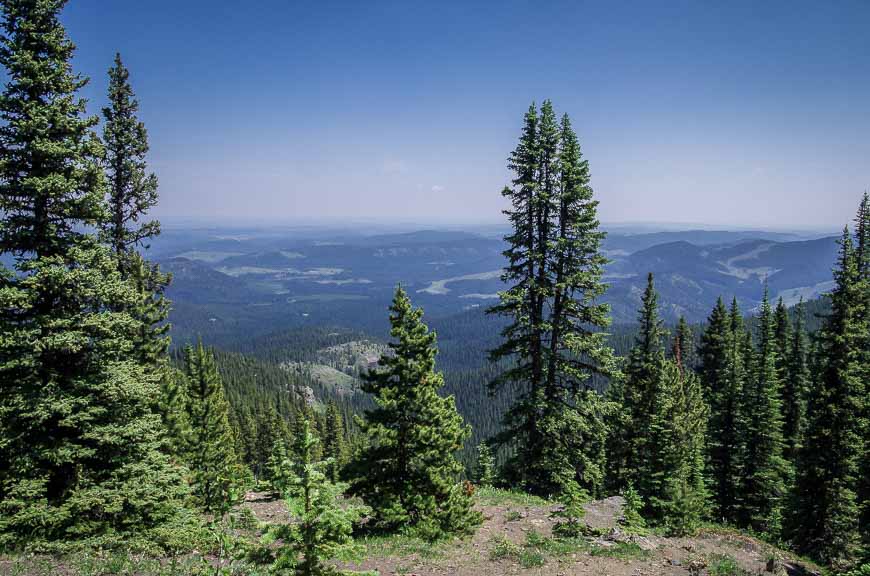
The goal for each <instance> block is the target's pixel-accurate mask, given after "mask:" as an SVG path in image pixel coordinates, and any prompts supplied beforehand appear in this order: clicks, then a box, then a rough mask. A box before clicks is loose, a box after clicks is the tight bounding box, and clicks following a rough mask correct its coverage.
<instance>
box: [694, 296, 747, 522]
mask: <svg viewBox="0 0 870 576" xmlns="http://www.w3.org/2000/svg"><path fill="white" fill-rule="evenodd" d="M743 339H744V327H743V316H742V314H741V313H740V309H739V308H738V306H737V300H736V298H735V299H734V300H733V301H732V304H731V311H730V314H729V311H728V309H727V308H726V307H725V303H724V302H723V301H722V298H719V300H718V302H717V303H716V307H715V308H714V309H713V311H712V312H711V313H710V317H709V319H708V322H707V329H706V330H705V331H704V333H703V335H702V336H701V347H700V350H699V352H700V357H701V367H700V376H701V382H702V385H703V388H704V393H705V397H706V399H707V402H708V404H709V406H710V419H709V425H708V432H707V474H708V481H709V487H710V494H711V504H712V516H713V517H714V518H716V519H718V520H721V521H724V522H736V521H737V515H738V506H739V504H740V466H741V458H742V454H743V440H742V424H743V421H742V411H741V398H742V396H743V386H744V380H745V371H744V363H743V354H742V347H743Z"/></svg>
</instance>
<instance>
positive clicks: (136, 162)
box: [101, 54, 160, 265]
mask: <svg viewBox="0 0 870 576" xmlns="http://www.w3.org/2000/svg"><path fill="white" fill-rule="evenodd" d="M138 111H139V102H138V101H137V100H136V96H135V95H134V94H133V88H132V87H131V86H130V72H129V71H128V70H127V68H126V67H125V66H124V63H123V62H122V61H121V55H120V54H116V55H115V62H114V66H112V67H111V68H110V69H109V106H107V107H105V108H103V117H104V118H105V121H106V122H105V125H104V127H103V144H104V146H105V150H106V156H105V164H106V172H107V174H106V175H107V177H108V183H109V193H108V196H109V201H108V204H109V212H110V214H109V218H107V219H106V220H105V221H104V222H103V223H102V224H101V229H102V232H103V235H104V238H105V240H106V242H107V243H108V244H109V245H110V246H111V247H112V250H113V251H114V252H115V254H117V255H118V257H119V259H120V261H121V262H122V264H123V265H128V264H129V263H128V262H126V258H125V257H127V256H129V255H130V253H131V252H132V251H133V250H135V247H136V246H137V245H138V244H140V243H142V242H145V241H147V240H148V239H150V238H153V237H154V236H156V235H158V234H159V233H160V224H159V222H157V221H149V222H144V223H140V222H139V220H140V218H141V217H142V216H143V215H144V214H145V213H147V212H148V210H149V209H150V208H153V207H154V206H156V205H157V176H155V175H154V174H149V173H148V172H147V170H148V168H147V164H146V162H145V156H146V154H147V153H148V133H147V131H146V130H145V125H144V124H143V123H142V122H140V121H139V120H138V118H137V117H136V113H137V112H138Z"/></svg>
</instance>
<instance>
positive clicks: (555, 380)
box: [490, 101, 615, 494]
mask: <svg viewBox="0 0 870 576" xmlns="http://www.w3.org/2000/svg"><path fill="white" fill-rule="evenodd" d="M508 166H509V168H510V169H511V170H512V171H513V172H514V174H515V176H516V177H515V179H514V181H513V186H512V187H508V188H506V189H505V190H504V192H503V194H504V195H505V196H506V197H507V198H508V199H509V200H510V201H511V208H510V209H509V210H507V212H506V213H507V216H508V219H509V221H510V223H511V225H512V228H513V231H512V233H511V234H510V235H508V236H507V237H506V240H507V242H508V244H509V248H508V249H507V251H506V252H505V256H506V257H507V258H508V266H507V268H506V271H505V274H504V276H503V279H504V280H505V282H506V283H508V285H509V286H510V287H509V289H508V290H506V291H505V292H503V293H502V294H501V301H500V303H499V304H498V305H497V306H495V307H493V308H492V309H491V310H490V312H492V313H496V314H501V315H505V316H508V317H510V318H511V319H512V321H511V323H510V324H509V325H508V326H507V327H506V328H505V329H504V331H503V333H502V335H503V337H504V341H503V343H502V344H501V346H499V347H498V348H496V349H495V350H493V352H492V354H491V357H492V359H493V360H496V361H497V360H499V359H510V362H511V364H512V366H511V367H510V368H509V369H508V370H506V371H505V372H503V373H502V374H501V375H500V376H499V377H498V378H497V379H496V380H495V381H494V382H493V386H492V388H493V389H498V388H500V387H502V386H504V385H513V386H517V385H518V387H519V394H518V396H517V399H516V401H515V403H514V404H513V406H512V407H511V409H510V410H509V411H508V414H507V416H506V420H505V426H504V432H503V433H502V434H501V435H500V436H498V437H497V439H496V440H497V441H499V442H500V443H503V444H510V445H511V448H512V451H511V457H510V458H509V459H508V462H507V464H506V466H505V475H506V477H507V478H508V480H509V481H512V482H514V483H517V484H520V485H522V486H524V487H525V488H526V489H528V490H531V491H533V492H536V493H540V494H555V493H558V492H560V491H561V490H562V489H563V488H564V487H565V486H566V485H567V484H568V482H569V480H572V479H573V480H574V481H576V482H578V483H579V484H580V486H581V488H583V489H587V490H589V491H590V492H595V491H597V490H599V489H600V487H601V480H600V479H601V477H602V473H601V471H600V469H601V468H602V467H603V460H602V459H601V453H600V451H599V450H597V449H596V448H594V447H595V446H597V444H596V443H595V442H589V439H590V438H597V437H601V436H603V435H604V433H605V430H604V428H602V427H603V426H604V419H603V417H602V415H603V413H604V411H606V403H605V402H603V401H602V399H601V398H599V397H598V396H596V395H593V394H589V393H588V390H587V389H588V388H589V379H590V378H591V377H592V376H593V375H596V374H599V375H608V374H611V373H613V372H614V371H615V370H614V359H613V356H612V352H611V350H610V349H609V348H608V347H607V346H606V344H605V335H604V334H603V333H601V330H602V329H603V328H604V327H605V326H607V325H608V323H609V319H608V316H607V314H608V309H607V307H606V306H605V305H604V304H601V303H599V302H597V300H598V299H599V298H600V297H601V295H602V294H603V292H604V284H603V283H602V281H601V276H602V274H603V266H604V264H605V259H604V258H603V257H602V256H601V254H600V244H601V241H602V239H603V233H601V232H600V231H599V229H598V226H599V223H598V220H597V216H596V210H597V202H596V201H595V200H594V199H593V195H592V188H591V186H590V185H589V180H590V176H589V166H588V163H587V162H586V161H585V160H584V159H583V158H582V154H581V151H580V145H579V142H578V140H577V136H576V134H575V133H574V131H573V129H572V127H571V123H570V120H569V119H568V117H567V116H564V117H563V118H562V120H561V123H559V122H558V121H557V120H556V116H555V112H554V110H553V106H552V104H551V103H550V102H549V101H546V102H544V104H543V105H542V106H541V111H540V115H539V114H538V113H537V111H536V110H535V107H534V105H533V106H532V107H531V108H530V109H529V111H528V113H527V114H526V117H525V124H524V128H523V133H522V135H521V137H520V142H519V144H518V146H517V148H516V149H515V150H514V152H513V154H512V155H511V158H510V161H509V164H508ZM572 430H576V431H577V434H575V435H572V434H571V431H572ZM587 447H588V450H587Z"/></svg>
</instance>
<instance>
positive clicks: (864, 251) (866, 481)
mask: <svg viewBox="0 0 870 576" xmlns="http://www.w3.org/2000/svg"><path fill="white" fill-rule="evenodd" d="M855 237H856V243H855V257H856V260H857V263H856V267H857V270H858V282H857V287H856V289H855V292H856V294H857V300H858V303H859V305H858V306H857V308H858V309H859V311H860V312H859V314H858V317H859V318H860V320H859V323H860V324H861V325H862V327H863V328H864V330H865V338H864V341H863V345H862V346H861V353H860V360H859V362H858V365H859V366H860V371H861V378H862V380H863V382H864V401H863V409H862V416H863V417H862V419H861V424H862V430H861V432H860V433H859V436H860V437H861V438H863V447H862V448H861V452H862V453H863V457H861V462H862V468H861V474H860V477H861V479H862V480H861V482H860V485H859V487H858V501H859V504H860V507H861V511H862V512H861V522H860V524H861V526H863V531H862V537H863V546H864V551H863V556H864V562H865V563H867V564H870V397H868V395H870V194H868V193H867V192H864V196H863V197H862V198H861V203H860V205H859V207H858V214H857V216H856V217H855Z"/></svg>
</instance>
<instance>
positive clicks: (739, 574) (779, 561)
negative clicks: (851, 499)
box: [0, 489, 820, 576]
mask: <svg viewBox="0 0 870 576" xmlns="http://www.w3.org/2000/svg"><path fill="white" fill-rule="evenodd" d="M476 498H477V509H478V510H479V511H480V512H481V513H482V515H483V518H484V520H483V524H482V525H481V526H480V527H479V529H478V530H477V532H476V533H475V534H474V536H471V537H468V538H465V539H456V540H453V541H450V542H440V543H436V544H432V543H428V542H425V541H422V540H419V539H415V538H409V537H404V536H387V537H370V538H361V539H359V540H358V543H359V544H360V546H359V548H360V550H359V551H358V553H357V554H355V555H353V556H351V557H348V558H343V559H341V560H340V561H339V562H338V564H339V566H340V567H341V568H343V569H345V570H348V571H349V572H362V573H365V574H367V575H372V574H378V575H380V576H393V575H396V576H436V575H437V576H501V575H530V576H532V575H533V576H580V575H588V576H654V575H668V576H701V575H710V576H729V575H733V576H748V575H765V576H766V575H772V574H779V575H785V574H788V575H797V576H804V575H811V574H819V573H820V572H819V569H818V568H817V567H816V566H813V565H811V564H807V563H806V562H803V561H800V560H798V559H796V558H795V557H793V556H792V555H790V554H788V553H785V552H782V551H780V550H777V549H776V548H774V547H772V546H770V545H769V544H766V543H764V542H761V541H759V540H756V539H754V538H750V537H748V536H746V535H743V534H740V533H738V532H736V531H729V530H725V529H721V528H709V529H706V530H703V531H702V532H701V533H700V534H698V535H697V536H695V537H692V538H668V537H664V536H661V535H658V534H655V533H652V532H650V533H647V534H645V535H642V536H638V535H628V534H625V533H624V532H622V531H621V530H620V529H619V525H618V519H619V518H620V516H621V513H622V499H621V498H618V497H617V498H607V499H605V500H598V501H594V502H590V503H589V504H588V505H587V506H586V515H585V522H586V523H587V525H588V527H589V535H588V536H587V537H585V538H581V539H572V540H565V539H559V538H556V537H554V535H553V526H554V519H553V518H552V513H553V512H554V511H555V510H557V509H558V506H557V505H554V504H552V503H548V502H545V501H542V500H539V499H536V498H532V497H529V496H525V495H522V494H517V493H511V492H504V491H499V490H491V489H489V490H480V491H478V493H477V495H476ZM243 507H244V508H245V509H246V511H245V512H244V514H243V516H244V517H246V518H248V520H249V521H250V522H249V523H248V525H249V526H250V528H249V529H243V530H242V532H241V533H240V535H243V536H246V537H248V538H249V539H252V540H253V539H256V537H257V534H258V533H259V532H260V530H261V529H262V528H264V527H265V525H268V524H275V523H282V522H286V521H288V514H287V509H286V508H285V506H284V503H283V502H282V501H281V500H277V499H275V498H273V497H272V496H271V495H270V494H267V493H250V494H248V495H247V498H246V501H245V502H244V504H243ZM256 526H259V528H255V527H256ZM265 573H266V571H264V570H263V569H262V568H256V567H254V566H251V565H249V564H246V563H244V562H243V561H241V560H240V561H221V560H220V559H219V558H217V557H216V556H215V555H213V554H207V555H198V554H187V555H185V556H183V557H180V558H174V559H169V558H152V557H142V556H135V555H133V556H131V555H129V554H127V555H124V554H115V553H110V552H108V553H100V552H92V553H87V554H84V555H81V554H80V555H75V556H66V557H53V556H45V555H23V556H22V555H19V556H15V557H3V556H0V576H6V575H9V576H13V575H14V576H108V575H123V576H200V575H202V576H205V575H209V576H213V575H214V574H225V575H231V576H253V575H255V574H257V575H260V574H265Z"/></svg>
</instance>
